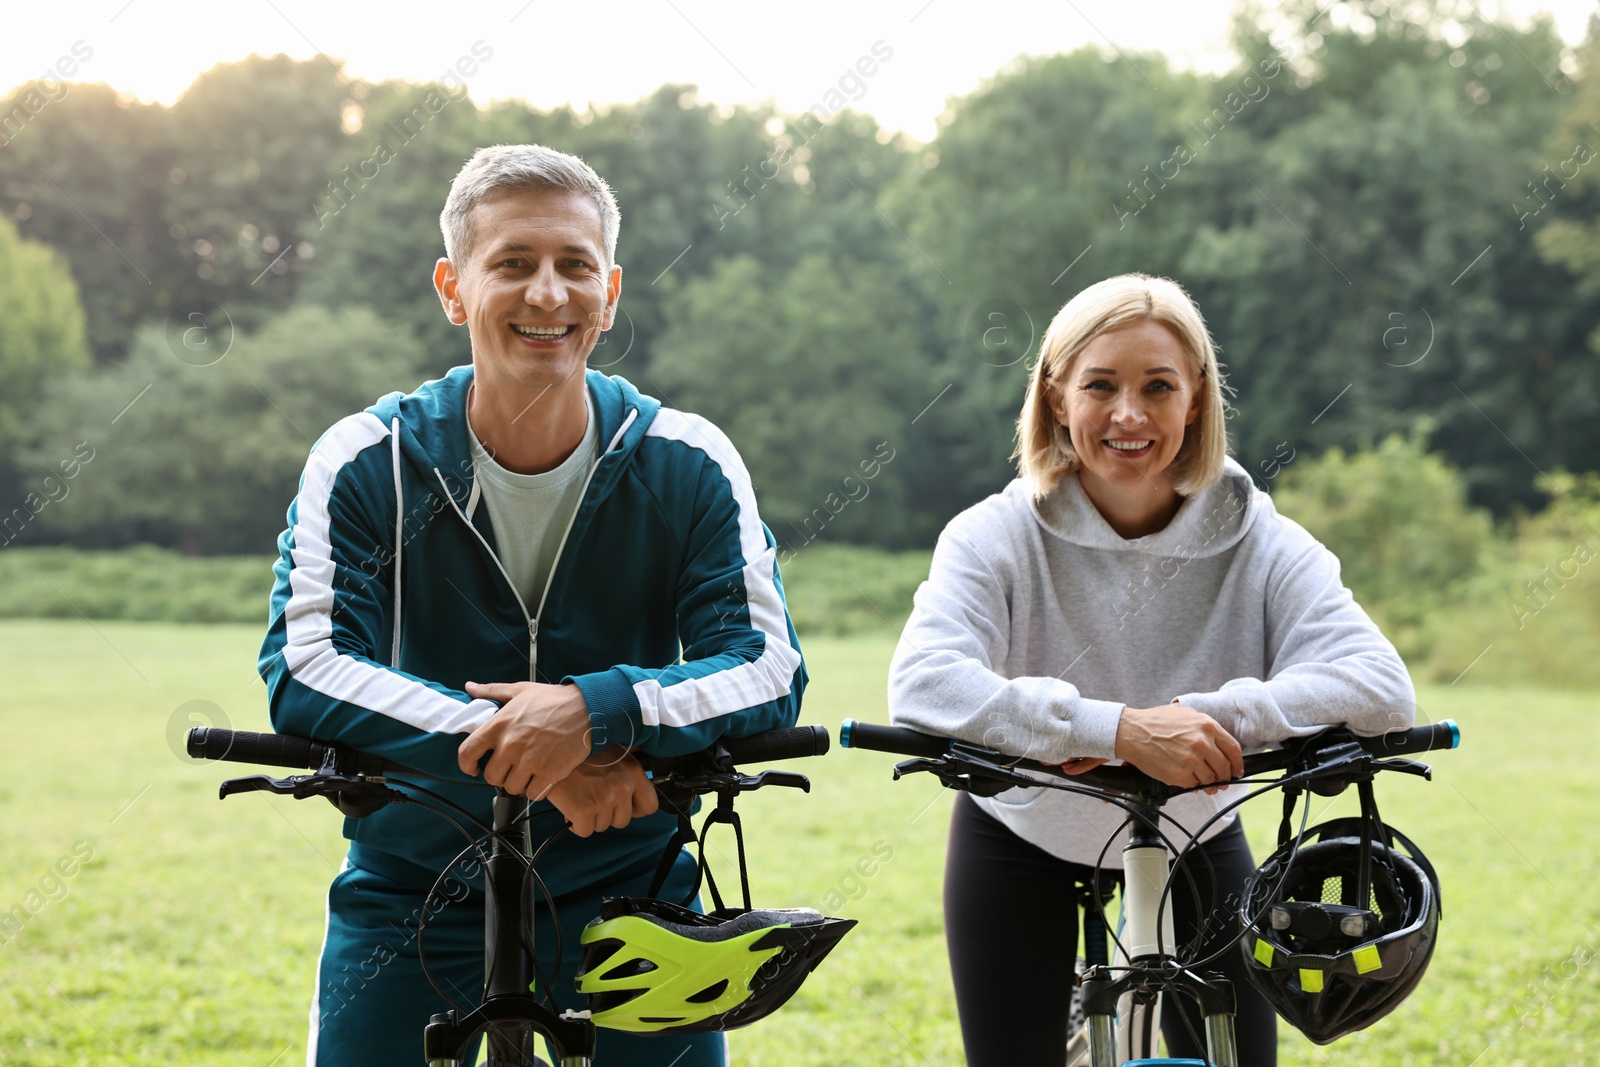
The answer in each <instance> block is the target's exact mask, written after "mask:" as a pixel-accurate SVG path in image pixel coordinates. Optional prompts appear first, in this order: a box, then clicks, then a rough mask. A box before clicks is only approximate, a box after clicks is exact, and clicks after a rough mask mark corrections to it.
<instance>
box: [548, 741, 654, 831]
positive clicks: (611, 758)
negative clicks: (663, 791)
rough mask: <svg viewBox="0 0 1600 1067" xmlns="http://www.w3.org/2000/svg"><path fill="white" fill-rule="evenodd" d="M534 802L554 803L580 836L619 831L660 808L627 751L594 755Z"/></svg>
mask: <svg viewBox="0 0 1600 1067" xmlns="http://www.w3.org/2000/svg"><path fill="white" fill-rule="evenodd" d="M534 799H535V800H540V799H543V800H548V801H549V802H550V803H552V804H554V805H555V806H556V809H557V810H559V811H560V812H561V814H562V815H564V816H566V819H567V822H569V823H571V824H572V832H573V833H575V834H577V835H578V836H579V837H588V836H589V835H590V834H597V833H599V832H600V831H602V830H611V829H616V830H620V829H622V828H623V827H624V826H627V825H628V823H629V822H630V821H632V820H633V819H637V818H639V817H641V816H644V815H653V814H655V811H656V809H657V808H658V807H659V806H660V802H659V800H658V799H657V797H656V787H655V786H654V785H653V784H652V783H651V781H650V779H648V778H646V777H645V776H644V768H642V767H640V766H639V761H638V760H636V759H634V758H633V757H632V756H630V755H628V751H627V749H624V748H608V749H606V750H605V751H604V752H597V753H595V754H594V755H593V756H591V757H590V758H589V759H586V760H584V761H583V762H582V763H580V764H578V766H577V768H576V769H574V770H573V772H572V773H571V774H569V775H567V776H566V777H565V778H563V779H561V781H559V782H557V783H556V784H555V785H553V786H551V787H550V789H549V791H548V792H547V793H545V794H544V795H543V796H542V797H537V796H536V797H534Z"/></svg>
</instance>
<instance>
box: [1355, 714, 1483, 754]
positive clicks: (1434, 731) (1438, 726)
mask: <svg viewBox="0 0 1600 1067" xmlns="http://www.w3.org/2000/svg"><path fill="white" fill-rule="evenodd" d="M1460 744H1461V727H1460V726H1458V725H1456V721H1455V720H1454V719H1443V720H1441V721H1439V722H1435V723H1429V724H1427V725H1425V726H1414V727H1412V728H1411V729H1409V730H1395V731H1393V732H1392V733H1387V734H1379V735H1378V736H1376V737H1363V738H1362V739H1361V747H1362V748H1364V749H1366V750H1367V751H1368V752H1370V753H1372V754H1373V755H1374V756H1409V755H1414V754H1416V753H1418V752H1431V751H1433V750H1434V749H1440V748H1456V747H1458V746H1460Z"/></svg>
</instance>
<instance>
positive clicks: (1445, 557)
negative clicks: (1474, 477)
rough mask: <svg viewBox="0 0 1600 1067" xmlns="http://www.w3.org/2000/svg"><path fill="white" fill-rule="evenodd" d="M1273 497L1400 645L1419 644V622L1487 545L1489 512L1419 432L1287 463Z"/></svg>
mask: <svg viewBox="0 0 1600 1067" xmlns="http://www.w3.org/2000/svg"><path fill="white" fill-rule="evenodd" d="M1272 501H1273V504H1274V505H1275V506H1276V507H1277V509H1278V510H1279V511H1280V512H1282V513H1283V514H1284V515H1287V516H1288V517H1289V518H1291V519H1294V520H1295V521H1296V522H1298V523H1300V524H1301V525H1302V526H1304V527H1305V528H1306V529H1307V530H1309V531H1311V533H1312V535H1313V536H1315V537H1316V538H1317V539H1318V540H1319V541H1321V542H1322V543H1323V544H1325V545H1327V546H1328V548H1330V549H1331V550H1332V551H1333V553H1334V555H1336V556H1338V557H1339V562H1340V564H1341V566H1342V572H1343V577H1344V583H1345V585H1347V586H1349V587H1350V589H1351V591H1352V592H1354V593H1355V596H1356V600H1357V601H1359V602H1360V603H1361V604H1362V605H1363V606H1364V607H1366V608H1367V609H1368V610H1369V611H1372V612H1373V613H1374V614H1375V615H1377V616H1379V617H1380V618H1381V619H1382V620H1383V622H1384V623H1385V625H1386V631H1385V632H1387V633H1388V634H1389V636H1390V638H1391V639H1393V640H1394V641H1395V642H1396V644H1398V645H1400V646H1401V647H1402V650H1403V651H1406V652H1421V651H1424V649H1423V648H1421V647H1419V644H1420V643H1421V641H1422V640H1423V639H1422V638H1421V637H1420V629H1421V628H1422V627H1423V625H1424V624H1425V623H1426V622H1427V621H1428V619H1429V618H1430V617H1431V616H1432V615H1434V614H1435V613H1436V612H1438V611H1439V610H1441V609H1442V608H1444V607H1446V606H1447V605H1449V604H1451V603H1452V602H1454V600H1455V599H1456V598H1457V594H1458V593H1459V591H1460V590H1461V589H1463V588H1464V587H1465V586H1466V584H1467V583H1469V582H1470V581H1471V580H1472V578H1473V577H1474V576H1475V575H1476V574H1477V572H1478V570H1479V567H1480V566H1481V565H1482V564H1483V562H1484V561H1485V557H1486V555H1487V554H1488V553H1489V552H1490V550H1491V547H1492V545H1493V529H1492V526H1491V523H1490V519H1489V516H1488V513H1487V512H1484V511H1482V510H1480V509H1477V508H1474V507H1472V506H1471V505H1469V504H1468V503H1467V498H1466V487H1465V484H1464V483H1463V481H1462V478H1461V475H1460V472H1458V471H1457V470H1455V469H1454V468H1453V467H1451V466H1450V464H1449V463H1448V462H1447V461H1445V459H1444V458H1443V457H1441V456H1439V455H1437V454H1434V453H1430V452H1429V451H1428V450H1427V445H1426V441H1425V437H1424V435H1423V434H1422V433H1416V434H1414V435H1412V436H1410V437H1402V436H1400V435H1399V434H1394V435H1392V436H1390V437H1387V438H1385V439H1384V440H1383V442H1382V443H1381V444H1379V445H1378V446H1377V447H1376V448H1374V449H1371V450H1369V451H1364V452H1357V453H1346V452H1344V451H1343V450H1342V449H1339V448H1333V449H1330V450H1329V451H1328V452H1326V453H1325V454H1323V455H1322V456H1321V457H1319V458H1316V459H1310V458H1307V459H1303V460H1300V461H1298V462H1292V463H1290V464H1288V465H1286V467H1285V469H1284V471H1283V476H1282V479H1281V480H1280V481H1279V482H1278V483H1276V486H1275V489H1274V492H1273V496H1272Z"/></svg>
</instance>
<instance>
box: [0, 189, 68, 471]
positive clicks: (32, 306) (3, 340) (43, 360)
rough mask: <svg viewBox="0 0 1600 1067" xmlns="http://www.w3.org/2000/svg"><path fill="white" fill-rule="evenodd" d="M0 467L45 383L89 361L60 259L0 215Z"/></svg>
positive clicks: (7, 462)
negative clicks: (23, 235) (0, 308)
mask: <svg viewBox="0 0 1600 1067" xmlns="http://www.w3.org/2000/svg"><path fill="white" fill-rule="evenodd" d="M0 307H3V308H5V313H4V314H3V315H0V456H3V457H4V459H3V460H0V466H4V467H10V461H11V459H12V457H13V456H14V451H13V450H14V448H15V447H16V445H17V443H18V437H19V435H20V433H21V430H22V424H23V421H24V420H25V419H26V418H27V416H28V414H29V413H30V412H31V411H32V410H33V408H34V406H35V405H36V404H37V403H38V402H39V398H40V396H41V395H42V394H43V392H44V389H45V386H46V385H47V384H49V383H50V382H52V381H54V380H56V379H58V378H61V377H63V376H65V375H67V374H69V373H70V372H72V371H74V370H81V369H82V368H84V367H87V366H88V365H89V349H88V346H87V344H86V343H85V341H84V319H83V306H82V305H81V304H80V303H79V302H78V287H77V285H76V284H74V283H73V280H72V274H71V272H70V271H68V270H67V266H66V264H65V263H63V262H62V261H61V258H60V257H59V256H57V255H56V253H55V252H54V251H53V250H52V249H50V248H49V247H48V246H46V245H43V244H40V243H39V242H38V241H29V240H24V239H23V238H22V237H21V236H19V235H18V233H17V229H16V227H15V226H13V225H12V224H11V221H10V220H9V219H6V218H0Z"/></svg>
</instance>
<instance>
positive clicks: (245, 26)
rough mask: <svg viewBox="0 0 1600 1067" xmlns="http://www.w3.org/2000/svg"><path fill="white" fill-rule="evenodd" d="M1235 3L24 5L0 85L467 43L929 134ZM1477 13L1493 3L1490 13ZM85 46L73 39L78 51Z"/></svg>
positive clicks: (1216, 40) (1222, 60)
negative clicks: (1008, 75)
mask: <svg viewBox="0 0 1600 1067" xmlns="http://www.w3.org/2000/svg"><path fill="white" fill-rule="evenodd" d="M1233 6H1234V5H1233V0H1163V2H1159V3H1129V2H1128V0H1070V2H1063V3H1047V2H1043V0H983V2H982V3H977V2H974V0H850V2H840V0H819V2H815V3H808V4H774V3H765V4H763V3H759V2H757V3H751V2H750V0H740V2H734V0H612V2H611V3H607V4H573V3H554V2H551V0H487V2H481V0H455V2H453V3H443V4H441V3H437V2H434V3H429V4H425V5H424V4H419V3H415V2H414V0H407V2H394V3H382V4H379V3H353V2H346V3H340V2H337V0H336V2H332V3H330V2H328V0H230V2H225V3H219V2H217V0H90V2H81V3H29V4H27V5H26V6H24V5H22V4H20V3H19V4H16V5H15V6H14V7H12V9H11V10H8V11H7V12H6V19H5V22H6V26H5V32H4V34H0V87H4V89H5V90H7V91H9V89H10V88H12V87H14V86H16V85H17V84H19V83H21V82H23V81H25V80H27V79H29V78H31V77H37V76H40V75H42V74H44V73H45V72H46V71H47V70H49V69H50V68H51V67H52V66H54V65H55V64H56V63H57V61H58V60H59V59H60V57H62V56H67V55H69V54H70V53H71V51H72V47H73V45H74V44H75V43H77V42H80V41H81V42H83V44H84V45H86V46H87V47H88V48H89V49H92V53H93V54H92V56H91V57H90V58H89V59H88V60H86V61H84V62H83V63H82V64H81V65H80V66H79V68H78V69H77V71H76V73H75V74H73V76H72V77H71V78H70V79H69V80H77V81H100V82H105V83H108V84H110V85H112V86H113V87H115V88H117V89H118V90H121V91H123V92H126V93H129V94H131V95H133V96H136V97H138V98H139V99H141V100H146V101H152V100H154V101H161V102H163V103H171V102H172V101H174V100H176V99H177V98H178V96H180V95H181V94H182V92H183V90H184V89H185V88H187V87H188V85H189V84H190V83H191V82H192V81H193V80H194V78H195V76H196V75H198V74H199V73H201V72H202V71H204V70H207V69H209V68H210V67H212V66H214V65H215V64H217V63H225V62H230V61H234V60H238V59H241V58H243V57H245V56H247V55H249V54H250V53H252V52H259V53H262V54H265V55H272V54H276V53H279V52H284V53H287V54H289V55H290V56H293V57H295V58H297V59H310V58H312V57H314V56H316V55H317V54H318V53H319V52H320V53H321V54H323V55H328V56H334V57H338V58H340V59H342V60H344V61H345V64H346V66H345V69H346V71H347V73H349V74H350V75H352V76H356V77H361V78H366V79H369V80H380V79H384V78H405V79H408V80H413V81H422V80H426V79H431V78H437V77H440V76H441V75H443V74H444V73H445V72H446V71H447V70H449V69H450V68H451V67H452V66H453V65H454V64H455V63H456V62H457V60H458V59H459V58H460V57H463V56H469V55H470V54H471V53H472V49H473V46H474V44H478V43H479V42H481V44H480V45H479V48H480V54H481V49H482V48H484V47H485V46H486V47H487V48H488V49H491V50H492V52H493V54H492V56H491V58H489V59H488V60H487V61H486V62H483V63H481V64H480V65H479V67H478V70H477V72H476V73H475V74H474V75H473V76H472V77H471V78H470V79H468V87H469V91H470V93H471V95H472V97H473V99H474V100H476V101H478V102H479V103H483V102H486V101H489V100H495V99H505V98H520V99H523V100H526V101H528V102H529V103H531V104H533V105H534V106H536V107H540V108H549V107H553V106H556V105H559V104H563V103H567V102H574V103H579V104H583V103H591V102H592V103H596V104H606V103H618V102H628V101H633V100H637V99H638V98H640V97H642V96H645V95H647V94H648V93H650V92H651V91H652V90H654V89H655V88H657V87H658V86H660V85H662V84H663V83H666V82H692V83H694V84H696V85H698V86H699V87H700V95H701V98H702V99H705V100H710V101H713V102H716V103H726V104H733V103H745V102H755V101H761V100H774V101H776V102H777V104H778V106H779V107H781V108H783V109H784V110H786V111H791V112H798V111H802V110H804V109H806V108H808V107H810V106H811V105H812V104H814V103H816V102H818V101H819V100H821V99H822V97H823V95H824V94H825V93H826V92H827V91H828V90H830V89H833V88H835V87H837V86H839V84H840V80H841V79H842V78H843V79H844V80H845V88H846V89H847V90H849V91H848V92H847V94H846V95H854V94H855V93H856V92H859V93H860V98H859V99H857V100H853V101H852V106H853V107H855V108H857V109H858V110H862V111H866V112H868V113H870V114H872V115H874V116H875V117H876V118H877V119H878V121H879V122H881V123H882V124H884V125H886V126H888V127H890V128H892V129H898V130H904V131H906V132H908V133H910V134H912V135H913V136H916V137H919V138H922V139H927V138H930V137H932V136H933V133H934V131H935V125H934V123H935V119H936V117H937V116H938V114H939V113H940V112H941V111H942V110H943V109H944V106H945V102H946V101H947V100H948V99H949V98H950V97H952V96H961V95H964V94H966V93H968V92H971V91H972V90H973V89H974V88H975V87H977V86H978V85H979V84H980V83H981V82H982V81H983V80H984V79H985V78H987V77H989V76H991V75H993V74H994V73H995V72H997V71H998V70H1000V69H1001V68H1002V67H1003V66H1005V64H1006V63H1007V62H1008V61H1010V60H1011V59H1013V58H1015V57H1016V56H1018V55H1023V54H1051V53H1056V52H1066V51H1071V50H1073V49H1075V48H1078V47H1081V46H1082V45H1085V44H1096V45H1099V46H1101V47H1114V48H1117V49H1120V50H1122V51H1125V52H1161V53H1164V54H1165V55H1166V56H1168V57H1169V59H1170V60H1171V61H1172V62H1173V63H1175V64H1176V65H1178V66H1184V67H1191V68H1196V69H1200V70H1208V71H1215V70H1219V69H1222V68H1225V67H1227V66H1228V64H1229V60H1230V52H1229V49H1228V44H1227V31H1228V23H1229V18H1230V13H1231V11H1232V9H1233ZM1481 6H1482V7H1483V8H1484V9H1485V10H1486V11H1488V10H1493V9H1494V5H1493V4H1491V3H1486V4H1483V5H1481ZM1500 6H1501V8H1502V9H1503V10H1505V11H1507V12H1509V13H1510V14H1511V16H1512V18H1513V19H1515V20H1517V21H1519V22H1526V21H1527V20H1528V19H1530V18H1531V17H1533V16H1534V15H1535V14H1536V13H1538V12H1541V11H1545V12H1549V13H1551V14H1552V15H1553V17H1554V18H1555V20H1556V26H1557V29H1558V31H1559V32H1560V33H1561V35H1562V37H1563V38H1564V39H1565V40H1566V41H1568V42H1569V43H1577V42H1579V41H1581V40H1582V38H1583V36H1584V33H1585V28H1586V22H1587V20H1588V18H1589V17H1590V15H1592V14H1595V13H1597V12H1600V4H1597V3H1596V2H1595V0H1505V2H1504V3H1503V4H1502V5H1500ZM877 42H882V45H880V46H879V47H880V51H881V50H882V49H883V48H885V47H886V48H888V49H889V50H892V57H891V58H890V59H888V60H887V61H885V62H882V63H881V64H877V65H876V69H875V71H874V73H873V74H872V76H871V77H870V78H866V79H864V80H863V84H864V88H862V89H857V88H856V85H855V82H854V80H853V79H852V78H851V77H850V75H849V74H848V73H847V72H849V71H850V69H851V68H853V67H854V66H855V64H856V63H857V61H858V60H859V59H860V57H862V56H868V55H871V53H872V48H873V45H874V44H876V43H877ZM81 51H82V49H80V54H81Z"/></svg>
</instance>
